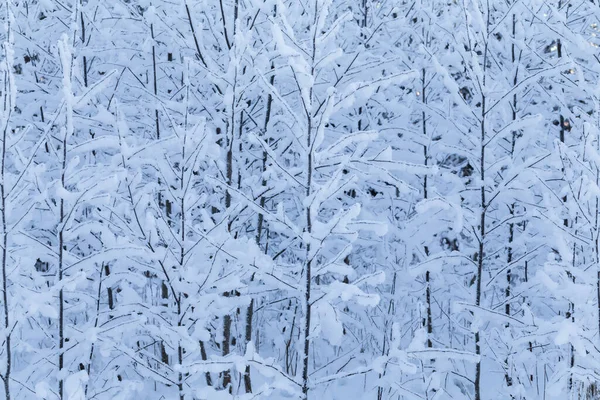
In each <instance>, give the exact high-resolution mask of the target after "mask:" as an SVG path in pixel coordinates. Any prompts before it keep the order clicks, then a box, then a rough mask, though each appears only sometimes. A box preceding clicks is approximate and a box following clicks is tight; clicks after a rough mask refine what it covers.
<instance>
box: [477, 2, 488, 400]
mask: <svg viewBox="0 0 600 400" xmlns="http://www.w3.org/2000/svg"><path fill="white" fill-rule="evenodd" d="M488 14H489V9H488ZM488 18H489V15H488ZM488 30H489V21H488ZM488 36H489V35H488ZM487 57H488V47H487V42H486V44H485V46H484V50H483V67H482V73H483V78H482V88H485V81H486V65H487ZM486 117H487V114H486V95H485V93H481V137H480V141H481V143H480V151H481V154H480V159H479V162H480V165H479V168H480V171H481V175H480V179H481V188H480V190H481V210H480V215H479V251H478V257H477V278H476V284H477V287H476V292H475V305H476V306H478V307H479V306H480V305H481V281H482V278H483V258H484V256H485V248H484V246H485V235H486V230H485V222H486V213H487V206H488V204H487V202H486V196H485V151H486V140H485V139H486ZM475 354H477V355H478V356H480V357H481V344H480V333H479V328H478V329H477V331H476V332H475ZM475 400H481V359H480V360H479V361H478V362H477V363H476V364H475Z"/></svg>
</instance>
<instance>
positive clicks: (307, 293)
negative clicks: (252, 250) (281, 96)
mask: <svg viewBox="0 0 600 400" xmlns="http://www.w3.org/2000/svg"><path fill="white" fill-rule="evenodd" d="M314 8H315V9H314V13H315V16H314V21H313V37H312V63H311V71H310V72H311V76H314V75H315V57H316V53H317V29H316V26H317V18H318V13H319V11H320V10H319V1H318V0H315V3H314ZM312 97H313V87H312V86H311V88H310V91H309V99H311V101H312ZM305 111H306V122H307V124H306V149H307V154H306V164H307V167H306V172H307V174H306V197H307V198H308V197H309V196H310V195H311V193H312V191H311V189H312V178H313V151H314V149H313V147H312V144H313V143H312V129H313V115H312V114H311V110H309V109H306V110H305ZM311 208H312V206H311V205H310V204H308V205H307V206H306V210H305V212H306V232H307V233H308V237H309V238H310V236H311V234H312V215H311ZM305 272H306V275H305V281H304V286H305V288H304V309H305V315H304V349H303V354H302V356H303V360H302V361H303V362H302V394H303V399H304V400H308V390H309V388H308V365H309V356H310V328H311V325H310V324H311V308H312V304H311V288H312V285H311V281H312V257H311V246H310V241H309V242H308V243H307V244H306V271H305Z"/></svg>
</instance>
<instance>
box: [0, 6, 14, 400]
mask: <svg viewBox="0 0 600 400" xmlns="http://www.w3.org/2000/svg"><path fill="white" fill-rule="evenodd" d="M7 6H8V4H7ZM9 29H10V28H9ZM9 37H10V30H9ZM9 40H10V39H9ZM4 51H5V60H8V54H6V52H7V49H6V47H5V49H4ZM7 64H8V62H7ZM7 67H8V68H7V71H5V72H4V96H5V97H4V117H5V118H6V120H5V123H4V129H3V130H2V155H1V157H2V160H1V163H2V164H1V165H0V175H1V176H0V178H1V180H2V181H1V182H0V196H1V199H0V201H1V202H2V210H1V211H0V217H1V218H2V301H3V309H4V330H5V332H6V338H5V350H6V369H5V371H4V373H3V375H2V380H3V381H4V393H5V396H6V399H7V400H10V373H11V368H12V347H11V333H10V319H9V313H8V312H9V306H8V282H7V280H8V260H7V259H6V258H7V251H6V246H7V244H8V229H7V226H6V225H7V223H6V186H5V175H6V141H7V140H8V123H9V120H10V116H11V113H12V109H13V107H14V105H13V104H12V101H11V97H12V96H11V93H12V88H11V87H10V86H11V79H10V78H9V77H8V75H9V74H10V72H9V71H10V68H11V66H10V65H7Z"/></svg>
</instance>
